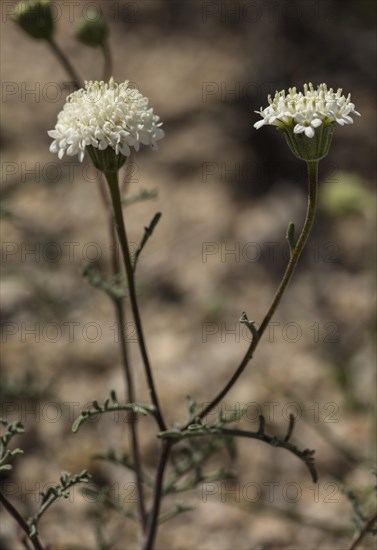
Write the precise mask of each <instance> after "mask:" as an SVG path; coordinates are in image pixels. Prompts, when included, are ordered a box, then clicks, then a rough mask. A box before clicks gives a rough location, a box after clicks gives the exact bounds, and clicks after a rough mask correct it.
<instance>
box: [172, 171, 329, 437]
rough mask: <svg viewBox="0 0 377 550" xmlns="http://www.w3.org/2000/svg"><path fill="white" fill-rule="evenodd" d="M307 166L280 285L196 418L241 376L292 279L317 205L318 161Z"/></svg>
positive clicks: (210, 409)
mask: <svg viewBox="0 0 377 550" xmlns="http://www.w3.org/2000/svg"><path fill="white" fill-rule="evenodd" d="M307 167H308V186H309V190H308V206H307V211H306V217H305V222H304V226H303V228H302V231H301V234H300V236H299V238H298V241H297V243H296V245H295V246H294V248H293V250H292V251H291V256H290V259H289V262H288V265H287V268H286V270H285V273H284V275H283V278H282V280H281V282H280V285H279V287H278V289H277V291H276V294H275V296H274V299H273V300H272V303H271V305H270V307H269V309H268V311H267V313H266V315H265V317H264V319H263V321H262V323H261V325H260V327H259V329H258V331H257V333H256V334H255V335H253V339H252V341H251V343H250V346H249V348H248V350H247V351H246V354H245V355H244V357H243V359H242V361H241V363H240V364H239V366H238V368H237V369H236V371H235V372H234V373H233V375H232V377H231V378H230V380H229V381H228V382H227V384H226V385H225V386H224V388H223V389H222V390H221V391H220V392H219V393H218V394H217V396H216V397H215V398H214V399H212V401H211V402H210V403H209V404H208V405H207V406H206V407H205V408H204V409H203V410H202V411H201V412H200V413H199V414H198V415H197V417H196V418H204V417H205V416H206V415H207V414H209V413H210V412H211V411H212V409H214V408H215V407H216V406H217V405H218V404H219V403H220V402H221V401H222V399H223V398H224V397H225V396H226V394H227V393H228V392H229V391H230V390H231V388H232V387H233V386H234V384H235V383H236V381H237V380H238V378H239V377H240V376H241V374H242V373H243V371H244V370H245V368H246V367H247V365H248V364H249V362H250V360H251V358H252V357H253V354H254V352H255V350H256V349H257V346H258V344H259V342H260V340H261V338H262V336H263V333H264V332H265V330H266V328H267V327H268V325H269V323H270V321H271V318H272V316H273V314H274V313H275V311H276V309H277V307H278V305H279V304H280V301H281V299H282V297H283V295H284V292H285V290H286V288H287V286H288V284H289V282H290V281H291V279H292V276H293V273H294V272H295V269H296V267H297V263H298V261H299V258H300V256H301V253H302V251H303V248H304V246H305V243H306V241H307V239H308V237H309V234H310V231H311V229H312V226H313V221H314V216H315V211H316V206H317V194H318V161H313V162H307ZM190 423H191V422H188V423H187V424H186V425H185V426H184V427H183V428H182V430H185V429H187V427H188V426H189V425H190Z"/></svg>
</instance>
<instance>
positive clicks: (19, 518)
mask: <svg viewBox="0 0 377 550" xmlns="http://www.w3.org/2000/svg"><path fill="white" fill-rule="evenodd" d="M0 502H1V504H2V505H3V506H4V508H6V510H7V511H8V512H9V514H10V515H11V516H12V517H13V518H14V519H15V520H16V521H17V523H18V525H19V526H20V527H21V529H22V530H23V531H24V533H25V534H26V535H27V537H28V539H30V541H31V542H32V544H33V546H34V548H35V550H44V547H43V546H42V543H41V541H40V540H39V537H38V535H34V536H32V537H31V536H30V529H29V526H28V524H27V523H26V521H25V520H24V518H23V517H22V516H21V514H20V513H19V512H18V510H16V508H15V507H14V506H13V504H12V503H11V502H9V500H8V499H7V498H6V496H5V495H3V493H2V492H0Z"/></svg>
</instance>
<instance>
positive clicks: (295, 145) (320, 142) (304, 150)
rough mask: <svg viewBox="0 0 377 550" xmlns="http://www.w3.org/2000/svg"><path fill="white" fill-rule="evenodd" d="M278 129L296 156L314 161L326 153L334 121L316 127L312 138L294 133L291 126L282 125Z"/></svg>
mask: <svg viewBox="0 0 377 550" xmlns="http://www.w3.org/2000/svg"><path fill="white" fill-rule="evenodd" d="M278 130H280V131H282V132H283V133H284V135H285V138H286V140H287V143H288V145H289V147H290V149H291V151H292V153H293V154H294V155H295V156H296V157H298V158H299V159H302V160H305V161H315V160H320V159H323V158H324V157H326V156H327V155H328V152H329V149H330V145H331V140H332V136H333V132H334V123H330V125H325V124H322V125H321V126H320V127H319V128H317V129H316V131H315V134H314V137H312V138H310V137H308V136H306V135H305V134H304V133H301V134H295V133H294V131H293V126H288V125H286V126H282V127H281V128H278Z"/></svg>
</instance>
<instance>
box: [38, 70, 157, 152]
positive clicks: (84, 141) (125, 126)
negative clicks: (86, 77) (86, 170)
mask: <svg viewBox="0 0 377 550" xmlns="http://www.w3.org/2000/svg"><path fill="white" fill-rule="evenodd" d="M161 126H162V122H160V117H158V116H157V115H155V114H154V113H153V109H152V108H151V107H149V106H148V98H146V97H144V96H143V95H142V94H141V93H140V92H139V91H138V90H137V89H136V88H133V87H130V86H129V82H128V81H127V80H126V81H125V82H122V83H121V84H116V83H115V82H114V79H113V78H111V79H110V81H109V82H108V83H107V82H106V83H105V82H97V81H95V82H93V81H89V82H85V88H81V89H80V90H78V91H76V92H73V93H72V94H70V95H69V96H68V97H67V99H66V103H65V105H64V107H63V110H62V111H61V112H60V113H59V115H58V120H57V123H56V126H55V129H54V130H50V131H49V132H48V135H49V136H50V137H52V138H53V139H54V141H53V142H52V143H51V146H50V151H51V152H52V153H58V156H59V158H60V159H61V158H62V157H63V156H64V153H66V154H67V155H70V156H73V155H78V157H79V160H80V162H82V161H83V159H84V155H85V149H86V147H88V146H92V147H94V148H95V149H98V150H100V151H103V150H104V149H106V148H108V147H111V148H112V149H113V150H114V152H115V154H116V155H119V154H121V155H124V156H125V157H128V156H129V155H130V154H131V147H133V148H134V149H135V151H138V150H139V147H140V144H141V143H142V144H144V145H150V146H151V147H152V149H157V148H158V146H157V141H158V140H160V139H161V138H163V137H164V135H165V134H164V131H163V130H162V129H161V128H160V127H161Z"/></svg>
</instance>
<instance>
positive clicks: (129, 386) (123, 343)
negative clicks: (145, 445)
mask: <svg viewBox="0 0 377 550" xmlns="http://www.w3.org/2000/svg"><path fill="white" fill-rule="evenodd" d="M99 183H100V185H99V187H100V193H101V198H102V202H103V204H104V206H105V208H106V210H107V211H108V212H109V234H110V240H111V264H112V273H113V275H116V274H117V273H119V272H120V269H121V267H120V262H119V254H118V247H117V245H118V241H117V236H116V231H115V227H114V223H113V216H112V214H111V211H110V210H109V207H110V205H109V201H108V198H107V196H106V194H105V189H104V187H103V185H102V182H101V181H100V182H99ZM112 301H113V304H114V308H115V315H116V319H117V323H118V326H119V335H120V336H119V339H120V349H121V356H122V364H123V370H124V375H125V379H126V391H127V402H128V403H135V402H136V395H135V387H134V382H133V376H132V370H131V365H130V362H129V356H128V349H127V340H126V334H127V330H126V311H125V307H124V303H123V301H122V299H120V298H119V299H115V298H114V299H113V300H112ZM136 420H137V415H136V414H135V413H130V415H129V421H130V435H131V452H132V460H133V464H134V468H135V476H136V487H137V494H138V507H139V515H140V524H141V529H142V533H144V532H145V530H146V525H147V515H146V511H145V501H144V487H143V471H142V464H141V456H140V446H139V438H138V433H137V423H136Z"/></svg>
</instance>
